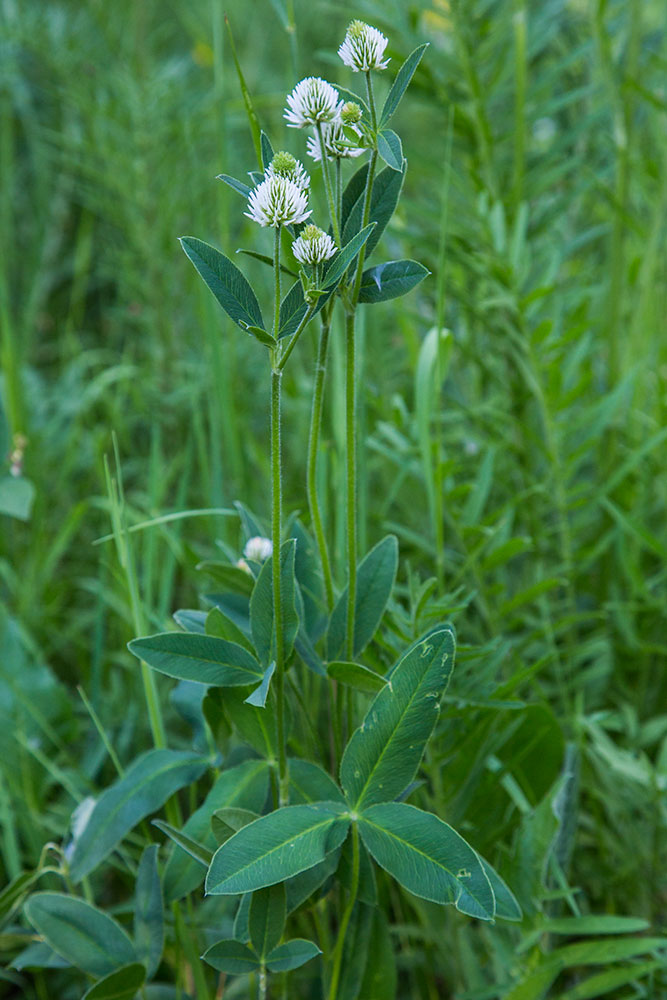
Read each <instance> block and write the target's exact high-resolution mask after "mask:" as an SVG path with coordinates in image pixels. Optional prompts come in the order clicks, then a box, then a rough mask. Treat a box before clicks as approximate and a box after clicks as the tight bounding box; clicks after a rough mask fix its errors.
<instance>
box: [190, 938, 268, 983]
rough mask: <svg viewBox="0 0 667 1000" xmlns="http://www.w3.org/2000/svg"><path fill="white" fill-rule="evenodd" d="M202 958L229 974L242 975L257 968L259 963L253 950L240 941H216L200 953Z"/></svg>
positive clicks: (219, 970)
mask: <svg viewBox="0 0 667 1000" xmlns="http://www.w3.org/2000/svg"><path fill="white" fill-rule="evenodd" d="M202 958H203V960H204V961H205V962H206V963H207V964H208V965H212V966H213V968H214V969H217V970H218V972H226V973H227V974H228V975H231V976H242V975H244V974H245V973H248V972H255V970H256V969H259V966H260V963H259V961H258V959H257V955H255V953H254V951H252V949H251V948H249V947H248V945H247V944H242V943H241V942H240V941H233V940H230V941H218V942H217V944H214V945H212V946H211V947H210V948H209V949H208V951H205V952H204V954H203V955H202Z"/></svg>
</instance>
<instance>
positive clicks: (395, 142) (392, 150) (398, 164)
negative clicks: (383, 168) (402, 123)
mask: <svg viewBox="0 0 667 1000" xmlns="http://www.w3.org/2000/svg"><path fill="white" fill-rule="evenodd" d="M378 153H379V154H380V156H381V157H382V159H383V160H384V162H385V163H386V164H387V166H388V167H391V169H392V170H402V169H403V146H402V145H401V140H400V138H399V136H397V135H396V133H395V132H392V130H391V129H390V128H386V129H383V130H382V132H380V133H379V135H378Z"/></svg>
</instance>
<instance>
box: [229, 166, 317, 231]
mask: <svg viewBox="0 0 667 1000" xmlns="http://www.w3.org/2000/svg"><path fill="white" fill-rule="evenodd" d="M244 215H247V216H248V218H249V219H252V220H253V222H258V223H259V225H260V226H274V227H275V226H289V225H290V224H291V223H295V222H305V221H306V219H307V218H308V216H309V215H310V209H309V208H308V194H307V192H306V191H303V190H302V189H301V188H300V187H299V185H298V184H295V183H294V181H291V180H289V178H287V177H280V176H273V177H267V178H266V180H264V181H262V183H261V184H258V185H257V187H256V188H253V189H252V191H251V192H250V194H249V195H248V211H247V212H244Z"/></svg>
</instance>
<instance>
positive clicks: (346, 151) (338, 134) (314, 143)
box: [306, 122, 364, 163]
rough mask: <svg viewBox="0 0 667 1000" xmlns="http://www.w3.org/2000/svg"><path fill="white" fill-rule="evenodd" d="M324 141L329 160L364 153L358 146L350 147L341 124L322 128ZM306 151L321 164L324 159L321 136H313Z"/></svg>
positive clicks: (337, 123) (307, 144)
mask: <svg viewBox="0 0 667 1000" xmlns="http://www.w3.org/2000/svg"><path fill="white" fill-rule="evenodd" d="M322 140H323V142H324V151H325V153H326V154H327V159H329V160H342V159H345V158H348V157H355V156H361V154H362V153H363V152H364V150H363V149H360V148H359V147H358V146H351V145H350V140H349V139H348V138H347V136H346V135H345V133H344V132H343V128H342V126H341V124H340V123H339V122H333V124H331V125H323V126H322ZM306 149H307V151H308V155H309V156H312V158H313V159H314V160H316V161H317V162H318V163H319V161H320V160H321V159H322V150H321V148H320V139H319V136H317V135H311V136H310V138H309V139H308V142H307V143H306Z"/></svg>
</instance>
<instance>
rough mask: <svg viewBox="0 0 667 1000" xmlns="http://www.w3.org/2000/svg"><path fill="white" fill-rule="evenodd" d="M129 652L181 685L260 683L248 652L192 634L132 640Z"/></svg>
mask: <svg viewBox="0 0 667 1000" xmlns="http://www.w3.org/2000/svg"><path fill="white" fill-rule="evenodd" d="M128 649H129V650H130V652H131V653H134V655H135V656H136V657H138V658H139V659H140V660H143V661H144V662H145V663H147V664H148V665H149V667H152V668H153V670H157V671H159V673H161V674H166V675H167V676H168V677H175V678H176V679H177V680H180V681H196V683H197V684H206V685H208V686H212V687H244V686H247V685H249V684H256V683H257V682H258V681H261V680H262V676H263V672H262V668H261V667H260V665H259V663H258V662H257V660H256V659H255V657H254V656H253V655H252V653H249V652H248V650H247V649H244V647H243V646H239V645H237V643H235V642H228V641H227V640H226V639H218V638H217V637H216V636H212V635H199V634H198V633H195V632H161V633H158V635H150V636H146V637H144V638H142V639H133V640H132V641H131V642H129V643H128Z"/></svg>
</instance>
